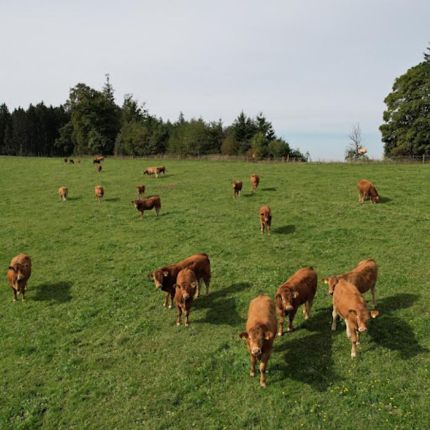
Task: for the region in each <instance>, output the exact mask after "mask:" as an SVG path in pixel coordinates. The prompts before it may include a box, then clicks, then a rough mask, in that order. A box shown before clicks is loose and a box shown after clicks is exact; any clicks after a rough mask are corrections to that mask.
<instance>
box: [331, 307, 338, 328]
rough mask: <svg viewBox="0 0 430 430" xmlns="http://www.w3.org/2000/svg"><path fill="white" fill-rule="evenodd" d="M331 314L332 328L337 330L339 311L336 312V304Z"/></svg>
mask: <svg viewBox="0 0 430 430" xmlns="http://www.w3.org/2000/svg"><path fill="white" fill-rule="evenodd" d="M331 316H332V318H333V321H332V323H331V330H332V331H335V330H336V320H337V312H336V308H335V307H334V306H333V311H332V313H331Z"/></svg>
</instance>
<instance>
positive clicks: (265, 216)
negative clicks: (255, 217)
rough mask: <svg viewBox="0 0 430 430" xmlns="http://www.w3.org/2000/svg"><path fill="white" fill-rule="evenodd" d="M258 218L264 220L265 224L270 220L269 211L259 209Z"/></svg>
mask: <svg viewBox="0 0 430 430" xmlns="http://www.w3.org/2000/svg"><path fill="white" fill-rule="evenodd" d="M260 218H261V220H262V221H264V222H265V223H266V224H267V223H268V222H269V220H270V214H269V211H261V212H260Z"/></svg>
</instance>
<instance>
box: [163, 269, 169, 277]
mask: <svg viewBox="0 0 430 430" xmlns="http://www.w3.org/2000/svg"><path fill="white" fill-rule="evenodd" d="M163 276H164V277H165V278H167V276H169V272H168V271H167V270H163Z"/></svg>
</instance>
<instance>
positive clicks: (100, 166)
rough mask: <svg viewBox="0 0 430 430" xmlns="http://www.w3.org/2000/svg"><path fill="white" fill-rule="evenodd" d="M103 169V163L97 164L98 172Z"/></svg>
mask: <svg viewBox="0 0 430 430" xmlns="http://www.w3.org/2000/svg"><path fill="white" fill-rule="evenodd" d="M102 169H103V167H102V165H101V164H97V166H96V170H97V172H98V173H100V172H101V171H102Z"/></svg>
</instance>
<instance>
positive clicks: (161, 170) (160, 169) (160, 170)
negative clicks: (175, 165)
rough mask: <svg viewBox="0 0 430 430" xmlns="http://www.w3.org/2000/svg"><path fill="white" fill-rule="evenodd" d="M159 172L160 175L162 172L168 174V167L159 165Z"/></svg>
mask: <svg viewBox="0 0 430 430" xmlns="http://www.w3.org/2000/svg"><path fill="white" fill-rule="evenodd" d="M157 173H158V174H159V175H161V174H163V175H165V174H166V167H165V166H159V167H157Z"/></svg>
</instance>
